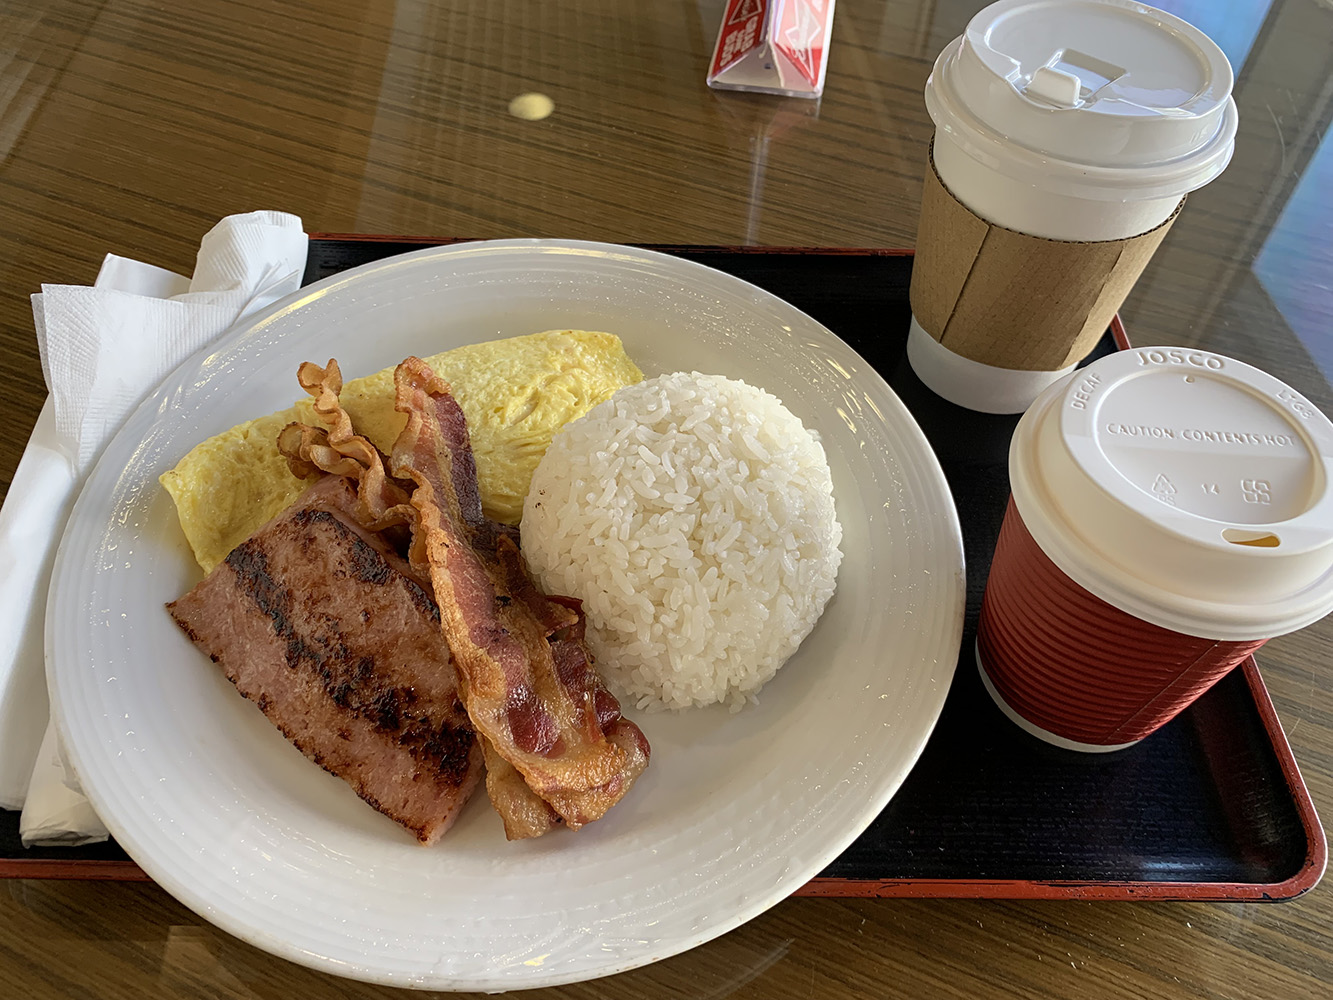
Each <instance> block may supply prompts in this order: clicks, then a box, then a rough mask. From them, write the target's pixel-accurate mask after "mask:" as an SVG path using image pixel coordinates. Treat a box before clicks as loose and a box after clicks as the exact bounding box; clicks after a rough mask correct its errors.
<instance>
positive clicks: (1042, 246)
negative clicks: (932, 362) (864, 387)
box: [911, 157, 1185, 372]
mask: <svg viewBox="0 0 1333 1000" xmlns="http://www.w3.org/2000/svg"><path fill="white" fill-rule="evenodd" d="M1184 204H1185V199H1184V198H1182V199H1181V200H1180V205H1177V206H1176V210H1175V212H1173V213H1172V214H1171V216H1170V218H1168V219H1167V220H1166V221H1165V222H1163V223H1161V224H1160V225H1159V226H1157V227H1156V228H1154V229H1151V230H1149V231H1148V232H1146V233H1141V234H1140V235H1138V236H1132V237H1129V238H1128V239H1121V240H1105V241H1100V242H1091V243H1081V242H1072V241H1064V240H1048V239H1042V238H1041V237H1038V236H1028V235H1027V234H1025V233H1019V232H1015V231H1014V230H1012V229H1005V228H1004V227H1002V226H996V225H993V224H991V223H989V222H987V221H986V220H985V219H982V218H981V217H979V216H977V215H975V214H973V212H972V211H971V210H969V209H968V208H967V207H966V206H965V205H964V204H963V203H962V202H960V201H959V200H958V199H957V198H955V197H954V196H953V195H952V194H950V193H949V191H948V189H947V188H946V187H945V186H944V183H943V182H942V181H941V180H940V176H939V174H938V173H936V171H935V163H934V159H933V157H932V158H931V161H930V169H929V170H928V171H927V173H926V183H925V192H924V194H923V196H922V202H921V221H920V223H919V227H918V230H917V244H916V260H915V262H914V264H913V267H912V288H911V301H912V314H913V316H915V317H916V320H917V322H918V323H919V324H920V325H921V327H922V328H923V329H924V330H925V332H926V333H927V334H929V335H930V336H931V338H933V339H934V340H935V341H937V342H938V343H940V344H941V345H943V346H944V347H946V348H948V349H949V350H950V351H952V352H953V353H954V354H957V355H960V356H962V357H964V358H967V359H969V360H971V361H976V362H978V363H980V364H984V365H989V366H991V367H994V368H1008V369H1014V370H1020V371H1041V372H1050V371H1058V370H1060V369H1064V368H1068V367H1069V366H1071V365H1074V364H1077V363H1078V362H1079V361H1081V360H1082V359H1083V358H1084V357H1086V356H1087V355H1088V353H1089V352H1090V351H1091V350H1092V349H1093V347H1094V346H1096V344H1097V341H1098V340H1099V339H1100V338H1101V336H1102V334H1103V333H1105V331H1106V328H1107V327H1108V326H1109V325H1110V322H1111V319H1112V317H1113V316H1114V315H1115V313H1116V310H1117V309H1119V308H1120V304H1121V303H1122V302H1123V301H1124V300H1125V296H1127V295H1128V294H1129V291H1130V289H1131V288H1133V287H1134V282H1135V281H1137V280H1138V277H1139V275H1140V274H1141V273H1142V272H1143V269H1144V267H1145V266H1147V263H1148V261H1149V260H1150V259H1151V258H1152V255H1153V253H1154V252H1155V251H1156V250H1157V247H1158V244H1160V243H1161V242H1162V239H1163V237H1165V236H1166V233H1167V230H1168V229H1170V228H1171V224H1172V223H1173V222H1174V221H1175V219H1176V216H1177V215H1179V214H1180V208H1181V206H1183V205H1184Z"/></svg>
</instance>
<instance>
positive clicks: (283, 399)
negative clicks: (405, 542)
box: [47, 240, 964, 990]
mask: <svg viewBox="0 0 1333 1000" xmlns="http://www.w3.org/2000/svg"><path fill="white" fill-rule="evenodd" d="M552 328H577V329H589V330H609V331H612V332H614V333H617V334H619V335H620V336H621V337H622V338H623V339H624V341H625V345H626V347H627V349H628V350H629V353H630V355H631V356H632V357H634V358H635V359H636V360H637V361H638V363H639V364H640V365H641V366H642V368H643V369H644V371H645V372H646V373H647V374H648V375H649V376H652V375H654V374H660V373H662V372H667V371H673V370H680V369H687V370H688V369H695V370H698V371H703V372H710V373H720V374H724V375H728V376H732V377H739V378H743V379H745V380H746V381H748V382H750V383H752V384H755V385H759V386H763V387H764V388H766V389H768V390H770V391H772V392H774V393H775V394H777V396H779V397H780V398H781V399H782V400H783V401H784V402H785V403H786V404H787V405H788V407H789V408H790V409H791V410H792V411H794V412H795V413H796V414H797V415H798V416H799V417H801V418H802V419H803V420H804V421H805V423H806V424H807V426H810V427H813V428H815V429H816V430H817V431H818V432H819V434H820V436H821V437H822V439H823V442H824V445H825V447H826V449H827V451H828V456H829V462H830V465H831V467H832V471H833V482H834V490H835V495H836V500H837V508H838V516H839V519H840V520H841V522H842V525H843V528H844V531H845V534H844V536H843V549H844V552H845V553H846V557H845V559H844V561H843V564H842V568H841V571H840V573H839V579H838V591H837V594H836V595H835V597H834V599H833V601H832V602H831V603H830V604H829V607H828V609H827V611H826V612H825V614H824V617H823V619H822V620H821V621H820V623H819V624H818V626H817V627H816V629H815V631H814V632H813V633H812V634H811V635H810V636H809V638H807V639H806V641H805V643H804V644H803V646H802V647H801V649H800V650H799V651H798V653H797V654H796V656H794V657H793V658H792V659H791V660H790V661H788V663H787V665H786V666H785V667H784V668H783V670H782V671H781V672H780V673H779V674H778V676H777V677H776V678H775V679H774V680H773V681H771V682H770V683H769V685H768V686H767V687H766V688H765V689H764V690H763V692H762V693H761V695H760V703H759V704H758V705H757V706H751V707H748V708H746V709H745V710H744V711H742V712H741V713H739V714H737V715H729V714H728V713H727V712H726V711H725V710H724V709H717V710H696V711H693V712H689V713H684V714H679V715H640V714H633V717H634V718H635V719H636V721H638V722H639V723H640V725H641V726H642V728H643V729H644V731H645V732H646V733H647V735H648V738H649V740H650V741H651V742H652V746H653V758H652V766H651V767H650V768H649V770H648V771H647V773H646V774H645V776H644V777H643V778H642V779H640V781H639V783H638V784H637V785H636V786H635V788H634V790H633V791H632V793H631V794H630V795H629V796H627V797H626V799H625V800H624V801H623V802H622V803H621V804H620V805H618V806H617V807H616V808H615V809H614V810H612V811H611V813H610V814H608V816H607V817H606V818H605V819H603V820H601V821H600V822H598V823H595V824H593V825H592V826H590V827H587V828H585V829H584V830H582V831H579V832H578V833H570V832H568V831H563V830H562V831H556V832H555V833H553V834H551V835H549V836H547V837H543V838H541V839H539V840H536V841H532V842H524V843H515V844H510V843H506V841H505V839H504V836H503V833H502V830H501V826H500V822H499V818H498V817H497V816H496V815H495V813H494V811H493V810H492V809H491V808H490V806H489V805H488V803H487V801H486V797H485V795H484V794H480V793H479V794H478V795H477V797H476V798H475V799H474V800H473V801H472V802H471V803H469V805H468V807H467V809H466V811H465V813H464V815H463V817H462V818H461V820H460V821H459V823H458V824H457V826H455V828H454V829H453V830H452V831H451V832H450V833H449V834H447V835H446V837H445V838H444V840H443V841H441V843H440V844H438V845H437V846H436V847H434V848H430V849H427V848H422V847H420V846H418V845H417V844H416V843H415V841H414V840H413V839H412V838H411V837H410V836H409V835H408V834H406V833H405V832H403V831H402V830H401V829H399V828H398V827H397V826H396V825H394V824H393V823H392V822H390V821H389V820H387V819H385V818H384V817H382V816H380V815H379V814H378V813H376V812H374V811H373V810H371V809H370V807H368V806H366V805H365V804H363V803H362V802H361V801H360V800H359V799H358V798H357V797H356V796H355V795H354V794H353V793H352V792H351V790H350V789H348V788H347V787H346V786H345V785H344V784H343V783H342V782H340V781H339V780H338V779H336V778H334V777H332V776H330V775H328V774H326V773H325V772H323V771H321V770H320V769H319V768H318V767H316V766H315V765H314V764H312V763H310V762H309V761H307V760H306V759H305V758H304V757H302V756H301V754H300V753H299V752H298V751H296V750H295V749H294V748H292V747H291V746H289V745H288V744H287V743H286V742H285V741H284V740H283V738H282V737H281V735H279V733H278V732H277V731H276V730H275V729H274V728H273V727H272V726H271V725H269V723H268V722H267V721H266V720H265V719H264V718H263V716H262V715H261V714H260V713H259V711H258V710H257V709H256V708H255V707H254V706H253V705H252V704H250V703H249V702H247V701H245V700H244V699H242V698H241V697H239V696H238V695H237V694H236V692H235V690H234V689H233V688H232V686H231V685H230V684H229V683H228V682H227V681H226V680H225V679H224V678H223V676H222V674H221V672H220V671H218V670H217V668H216V667H214V666H213V665H212V664H211V663H209V662H208V660H207V659H206V658H205V657H203V656H202V655H200V654H199V653H198V652H197V651H196V650H195V649H194V648H193V647H192V646H191V645H190V643H189V642H188V641H187V640H186V639H185V637H184V636H183V635H182V634H181V633H180V631H179V630H178V629H177V628H176V626H175V624H174V623H173V622H172V621H171V619H170V618H169V617H168V615H167V613H166V611H165V610H164V609H163V604H164V603H165V602H167V601H169V600H172V599H173V598H175V597H177V596H179V595H180V594H182V593H184V592H185V591H186V590H188V589H189V588H190V587H192V586H193V585H194V584H195V583H196V582H197V580H198V579H199V576H200V574H199V570H198V569H197V567H196V566H195V564H194V561H193V559H192V558H191V556H190V552H189V549H188V547H187V546H186V543H185V540H184V538H183V536H182V535H181V533H180V530H179V528H178V526H177V523H176V517H175V512H174V509H173V506H172V503H171V500H170V498H169V497H168V496H167V495H166V493H165V492H164V491H163V490H162V489H161V488H160V487H159V486H158V482H157V477H158V475H159V474H160V473H162V472H164V471H166V470H167V469H169V468H171V467H172V466H173V465H174V464H175V463H176V462H177V460H178V459H179V458H180V457H181V456H182V455H184V454H185V452H186V451H188V450H189V448H191V447H192V446H193V445H194V444H195V443H197V442H198V441H200V440H202V439H204V438H206V437H208V436H209V435H212V434H215V433H217V432H219V431H222V430H225V429H226V428H228V427H231V426H232V425H234V424H236V423H239V422H240V421H242V420H245V419H248V418H250V417H253V416H257V415H260V414H265V413H269V412H272V411H274V410H278V409H281V408H283V407H285V406H287V405H289V404H290V403H291V401H292V400H293V399H295V398H296V397H298V396H299V395H300V391H299V389H298V387H297V386H296V380H295V372H296V367H297V365H298V364H299V363H300V362H301V361H304V360H315V361H319V362H323V361H325V360H327V359H328V358H329V357H330V356H336V357H337V358H338V360H339V362H340V363H341V365H342V369H343V371H344V372H345V373H347V375H348V377H352V376H355V375H359V374H364V373H368V372H372V371H376V370H378V369H380V368H383V367H385V366H387V365H391V364H395V363H396V362H398V361H399V360H401V359H402V358H403V357H405V356H406V355H408V354H420V355H428V354H433V353H436V352H438V351H442V350H445V349H447V348H450V347H454V346H458V345H461V344H464V343H470V342H473V341H478V340H485V339H490V338H495V337H505V336H511V335H517V334H524V333H532V332H535V331H538V330H547V329H552ZM963 594H964V587H963V557H962V546H961V540H960V534H959V529H958V522H957V515H956V513H955V510H954V506H953V502H952V500H951V498H950V496H949V492H948V489H947V487H946V485H945V480H944V477H943V475H942V474H941V472H940V470H939V467H938V465H937V463H936V461H935V458H934V456H933V454H932V453H931V451H930V449H929V447H928V445H927V444H926V441H925V439H924V438H923V436H922V435H921V433H920V431H919V429H918V428H917V426H916V424H915V422H914V421H913V420H912V418H911V417H910V416H909V415H908V413H907V411H906V409H904V408H903V406H902V404H901V403H900V402H899V401H898V399H897V397H896V396H894V394H893V393H892V391H891V390H890V389H889V388H888V386H887V385H886V384H885V383H884V381H883V380H882V379H881V378H880V377H879V376H878V375H877V374H876V373H875V372H874V371H873V370H872V369H871V368H870V367H869V366H868V365H867V364H866V363H865V362H864V361H863V360H862V359H861V358H860V357H859V356H857V355H856V353H855V352H853V351H852V350H851V349H850V348H848V347H847V346H846V345H845V344H843V343H842V342H841V341H840V340H838V339H837V338H836V337H834V336H833V335H832V334H831V333H830V332H828V331H827V330H825V329H824V328H823V327H822V326H820V325H819V324H817V323H815V322H814V321H813V320H811V319H810V318H809V317H808V316H806V315H805V314H803V313H801V312H799V311H798V310H796V309H794V308H792V307H791V306H789V305H787V304H786V303H785V302H782V301H781V300H780V299H777V298H775V297H774V296H772V295H770V294H768V293H766V292H764V291H761V290H759V289H757V288H755V287H753V286H751V285H749V284H747V283H745V282H743V281H740V280H738V279H736V278H733V277H730V276H728V275H725V274H722V273H720V272H718V271H714V270H711V269H709V268H705V267H702V266H700V265H697V264H693V263H688V262H684V261H681V260H679V259H676V258H672V257H668V256H664V255H661V254H655V253H649V252H646V251H642V250H634V249H629V248H625V247H617V246H609V245H604V244H592V243H575V242H547V241H530V240H521V241H503V242H493V243H475V244H463V245H459V246H453V247H447V248H440V249H427V250H421V251H419V252H415V253H410V254H406V255H403V256H400V257H395V258H391V259H388V260H385V261H382V262H379V263H374V264H370V265H367V266H365V267H361V268H357V269H355V270H352V271H347V272H345V273H343V274H341V275H337V276H335V277H332V278H329V279H327V280H325V281H322V282H320V283H318V284H316V285H312V286H311V287H309V288H306V289H303V290H302V291H300V292H299V293H297V294H296V295H294V296H292V297H291V298H289V299H287V300H284V301H283V302H280V303H278V304H277V305H276V306H275V307H274V308H272V309H271V310H269V311H268V312H266V313H265V314H264V315H263V316H262V317H260V318H259V319H258V320H255V321H253V322H247V323H246V324H244V325H243V326H242V327H241V328H237V329H235V330H233V331H231V332H230V333H229V334H227V335H226V336H224V337H223V338H222V340H221V341H220V342H219V343H218V344H217V346H216V347H215V348H214V349H213V350H211V351H207V352H204V353H202V354H200V355H198V356H196V357H194V358H192V359H191V360H190V361H188V362H187V363H186V364H185V365H183V366H182V367H181V368H180V369H179V370H177V371H176V372H175V373H174V374H172V375H171V376H170V377H169V378H167V380H166V381H165V382H164V383H163V385H162V386H161V387H160V388H159V389H158V391H157V392H155V393H154V394H153V395H152V396H151V397H150V398H149V399H148V401H147V402H146V403H145V404H144V405H143V406H142V407H140V408H139V410H138V411H137V412H136V413H135V414H134V416H133V417H132V418H131V419H130V421H129V422H128V424H127V425H126V426H125V428H124V430H123V431H121V433H120V434H119V435H118V436H117V437H116V438H115V440H114V441H112V443H111V444H110V446H109V447H108V448H107V450H106V453H105V454H104V456H103V457H102V459H101V461H100V462H99V463H98V465H97V468H96V469H95V471H94V472H93V474H92V476H91V478H90V480H89V482H88V485H87V487H86V489H85V490H84V492H83V494H82V496H81V497H80V499H79V501H78V504H77V506H76V507H75V509H74V513H73V515H72V516H71V519H70V522H69V527H68V530H67V532H66V534H65V537H64V540H63V542H62V545H61V549H60V554H59V557H58V561H57V565H56V570H55V575H54V579H53V582H52V588H51V599H50V602H49V611H48V618H47V649H48V675H49V681H50V686H51V691H52V696H53V709H54V715H55V718H56V719H57V720H58V723H59V728H60V733H61V735H62V737H63V738H64V741H65V746H66V748H67V750H68V753H69V755H70V758H71V761H72V763H73V765H74V767H75V769H76V771H77V773H78V775H79V778H80V780H81V781H82V783H83V786H84V788H85V789H86V790H87V792H88V795H89V797H90V798H91V800H92V803H93V805H94V807H95V808H96V809H97V812H98V813H99V814H100V815H101V816H102V818H103V819H104V820H105V821H106V824H107V826H108V827H109V828H110V829H111V832H112V834H113V835H114V836H115V838H116V840H117V841H118V842H119V843H120V844H121V845H122V846H123V847H124V848H125V850H126V851H127V852H129V854H130V856H131V857H133V858H134V860H135V861H137V862H138V863H139V864H140V865H141V866H142V867H143V869H144V870H145V871H146V872H148V874H149V875H151V876H152V877H153V879H155V880H156V881H157V882H158V883H159V884H160V885H162V886H164V887H165V888H166V889H167V890H168V891H170V892H171V893H172V894H173V895H175V896H176V897H177V898H178V899H180V900H181V901H182V902H184V903H185V904H186V905H188V906H190V907H191V908H192V909H194V910H195V911H197V912H198V913H200V914H201V915H203V916H204V917H206V918H208V919H209V920H211V921H213V922H215V923H217V924H218V925H219V926H221V927H223V928H225V929H226V930H228V931H230V932H231V933H233V934H235V935H237V936H238V937H241V938H243V939H245V940H246V941H249V942H251V943H253V944H255V945H257V946H259V947H261V948H264V949H267V950H269V951H272V952H274V953H276V954H279V955H283V956H285V957H287V958H289V959H292V960H293V961H296V962H301V963H304V964H307V965H310V966H314V967H317V968H320V969H323V970H325V971H329V972H334V973H338V974H341V975H346V976H352V977H355V978H359V979H366V980H372V981H377V982H383V983H392V984H397V985H408V986H417V987H428V988H432V989H457V990H504V989H514V988H522V987H534V986H547V985H553V984H558V983H567V982H573V981H577V980H583V979H590V978H593V977H596V976H602V975H607V974H609V973H613V972H619V971H623V970H625V969H630V968H634V967H636V966H640V965H644V964H646V963H648V962H652V961H655V960H658V959H661V958H665V957H666V956H669V955H673V954H676V953H678V952H681V951H684V950H686V949H687V948H692V947H694V946H695V945H698V944H701V943H702V942H704V941H707V940H709V939H711V938H714V937H716V936H718V935H719V934H722V933H724V932H725V931H727V930H730V929H731V928H733V927H735V926H737V925H738V924H740V923H742V922H744V921H746V920H748V919H750V918H751V917H754V916H755V915H756V914H758V913H760V912H762V911H763V910H765V909H766V908H768V907H770V906H772V905H773V904H774V903H776V902H778V901H779V900H781V899H782V898H783V897H785V896H787V895H788V894H789V893H791V892H792V891H793V890H794V889H796V888H797V887H799V886H800V885H802V884H803V883H804V882H805V881H806V880H807V879H809V878H810V877H811V876H813V875H815V874H816V873H818V872H819V871H820V870H821V869H822V868H823V867H824V866H825V865H827V864H828V863H829V862H830V861H832V860H833V859H834V858H835V857H836V856H837V855H838V854H839V853H840V852H841V851H842V850H843V849H844V848H845V847H846V846H847V845H848V844H850V843H851V842H852V840H854V839H855V838H856V836H857V835H858V834H859V833H860V832H861V831H862V830H863V829H865V827H866V826H867V825H868V824H869V823H870V821H871V820H872V819H874V817H875V816H876V815H877V814H878V813H879V811H880V810H881V809H882V808H883V807H884V805H885V804H886V803H887V802H888V801H889V798H890V797H891V796H892V795H893V793H894V792H895V791H896V790H897V788H898V787H899V785H901V783H902V781H903V779H904V778H905V777H906V775H907V773H908V770H909V769H910V768H911V767H912V764H913V763H914V762H915V761H916V759H917V757H918V755H919V754H920V752H921V749H922V747H923V745H924V744H925V742H926V738H927V737H928V736H929V735H930V731H931V729H932V727H933V726H934V724H935V720H936V718H937V717H938V715H939V712H940V708H941V706H942V704H943V702H944V697H945V694H946V692H947V690H948V687H949V682H950V680H951V678H952V675H953V670H954V664H955V662H956V660H957V656H958V647H959V641H960V637H961V631H962V615H963Z"/></svg>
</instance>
